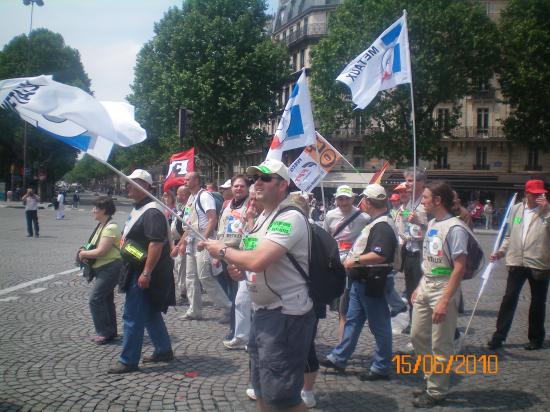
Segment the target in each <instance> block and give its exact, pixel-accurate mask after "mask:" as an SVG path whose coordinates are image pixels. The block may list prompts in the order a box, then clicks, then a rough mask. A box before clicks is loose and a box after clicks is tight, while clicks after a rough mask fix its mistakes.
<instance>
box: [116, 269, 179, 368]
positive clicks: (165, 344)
mask: <svg viewBox="0 0 550 412" xmlns="http://www.w3.org/2000/svg"><path fill="white" fill-rule="evenodd" d="M122 319H123V320H124V339H123V342H122V353H121V354H120V358H119V360H120V362H122V363H124V364H125V365H137V364H138V363H139V359H140V358H141V347H142V345H143V334H144V331H145V329H147V333H148V334H149V337H150V338H151V342H152V343H153V346H154V347H155V349H154V352H153V354H165V353H168V352H171V351H172V345H171V343H170V336H168V331H167V330H166V325H165V324H164V319H163V318H162V314H161V312H154V311H152V309H151V305H150V303H149V295H148V294H147V293H146V291H145V290H143V289H140V288H139V287H138V285H137V277H136V276H134V277H133V278H132V281H131V283H130V286H129V288H128V291H127V292H126V302H125V303H124V315H123V316H122Z"/></svg>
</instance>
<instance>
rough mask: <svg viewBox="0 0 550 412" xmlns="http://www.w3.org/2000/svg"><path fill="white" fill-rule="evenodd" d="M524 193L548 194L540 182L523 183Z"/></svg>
mask: <svg viewBox="0 0 550 412" xmlns="http://www.w3.org/2000/svg"><path fill="white" fill-rule="evenodd" d="M525 193H533V194H535V195H540V194H541V193H548V190H546V189H545V188H544V182H543V181H542V180H528V181H527V182H526V183H525Z"/></svg>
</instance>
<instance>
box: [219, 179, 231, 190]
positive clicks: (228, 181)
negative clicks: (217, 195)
mask: <svg viewBox="0 0 550 412" xmlns="http://www.w3.org/2000/svg"><path fill="white" fill-rule="evenodd" d="M230 188H231V179H227V180H226V181H225V183H224V184H223V185H220V189H230Z"/></svg>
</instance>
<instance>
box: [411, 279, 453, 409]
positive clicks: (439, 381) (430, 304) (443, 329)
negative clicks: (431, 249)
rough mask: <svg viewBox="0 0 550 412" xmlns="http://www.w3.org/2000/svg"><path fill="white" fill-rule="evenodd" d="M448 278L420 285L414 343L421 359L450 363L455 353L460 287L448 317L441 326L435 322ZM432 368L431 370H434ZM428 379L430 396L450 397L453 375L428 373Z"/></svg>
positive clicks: (416, 307)
mask: <svg viewBox="0 0 550 412" xmlns="http://www.w3.org/2000/svg"><path fill="white" fill-rule="evenodd" d="M448 281H449V278H448V277H444V276H441V277H435V278H427V277H426V276H423V277H422V279H421V280H420V284H419V286H418V293H417V295H416V300H415V302H414V305H413V314H412V326H411V341H412V344H413V347H414V351H415V352H416V354H417V355H418V356H422V357H423V358H425V359H426V361H427V360H428V359H427V358H426V355H429V356H431V357H432V359H435V358H437V359H438V360H439V361H440V362H444V363H445V365H446V364H447V360H448V359H449V357H450V356H451V355H452V354H453V353H454V346H453V340H454V334H455V329H456V321H457V318H458V303H459V300H460V288H458V290H457V291H456V293H455V294H454V295H453V297H452V298H451V301H450V302H449V306H448V307H447V316H445V320H444V321H443V322H441V323H438V324H434V323H432V315H433V309H434V308H435V305H436V304H437V302H438V301H439V299H440V298H441V296H443V294H444V292H445V288H446V287H447V283H448ZM430 369H431V368H430ZM426 372H429V370H428V371H424V379H425V380H426V384H427V392H428V394H429V395H430V396H432V397H434V398H437V399H441V398H444V397H445V396H446V395H447V392H448V391H449V385H450V381H451V376H450V374H446V373H440V374H434V373H426Z"/></svg>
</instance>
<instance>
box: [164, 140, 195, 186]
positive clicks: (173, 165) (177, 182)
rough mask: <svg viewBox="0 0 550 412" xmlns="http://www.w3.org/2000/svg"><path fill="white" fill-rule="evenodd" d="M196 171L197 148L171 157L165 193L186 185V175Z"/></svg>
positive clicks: (165, 182) (165, 181)
mask: <svg viewBox="0 0 550 412" xmlns="http://www.w3.org/2000/svg"><path fill="white" fill-rule="evenodd" d="M194 170H195V148H194V147H192V148H191V149H189V150H186V151H185V152H180V153H175V154H173V155H172V156H171V157H170V166H169V168H168V173H167V174H166V179H165V180H164V191H165V192H166V191H168V190H170V189H171V188H172V187H179V186H181V185H184V184H185V175H186V174H187V173H189V172H192V171H194Z"/></svg>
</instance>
